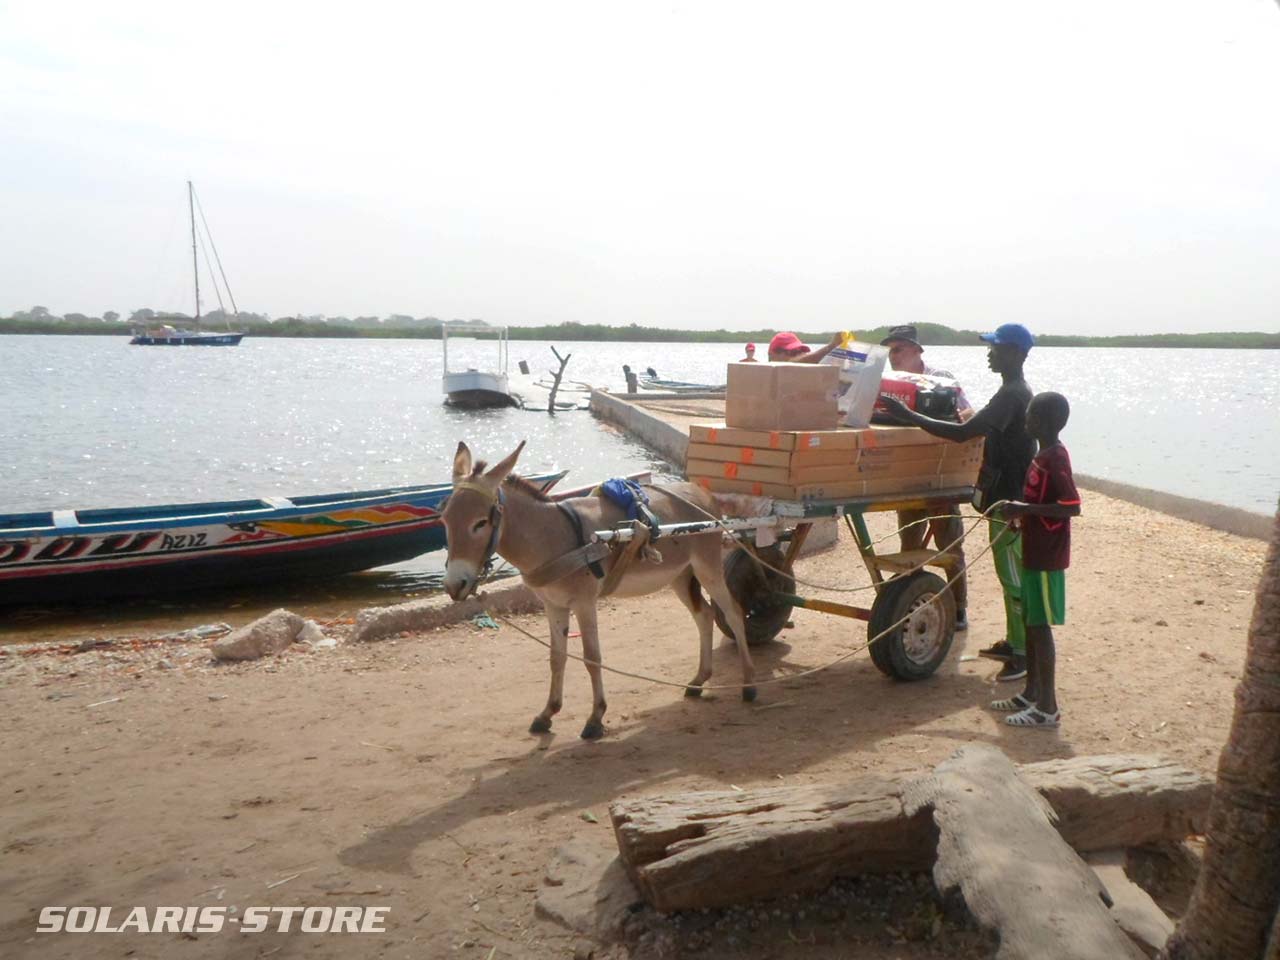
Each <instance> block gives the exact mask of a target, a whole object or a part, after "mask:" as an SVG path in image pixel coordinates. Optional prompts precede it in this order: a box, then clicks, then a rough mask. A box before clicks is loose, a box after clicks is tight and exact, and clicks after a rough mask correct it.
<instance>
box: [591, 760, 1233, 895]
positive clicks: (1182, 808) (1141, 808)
mask: <svg viewBox="0 0 1280 960" xmlns="http://www.w3.org/2000/svg"><path fill="white" fill-rule="evenodd" d="M1017 771H1018V774H1019V776H1020V777H1022V779H1023V780H1024V781H1025V782H1026V783H1028V784H1029V785H1031V786H1032V787H1034V789H1035V790H1036V791H1037V792H1038V793H1039V794H1040V796H1042V797H1044V799H1045V800H1047V801H1048V802H1049V804H1050V806H1051V807H1052V808H1053V809H1054V810H1055V811H1056V813H1057V815H1058V824H1057V827H1058V832H1059V833H1060V834H1061V836H1062V838H1063V839H1064V840H1065V841H1066V842H1067V844H1068V845H1070V846H1071V847H1073V848H1075V849H1076V850H1077V851H1081V852H1086V851H1093V850H1109V849H1115V848H1121V847H1129V846H1138V845H1140V844H1143V843H1150V842H1154V841H1158V840H1182V839H1185V838H1186V837H1187V836H1189V835H1191V834H1194V833H1200V832H1203V828H1204V822H1205V817H1206V815H1207V812H1208V808H1209V799H1210V797H1211V795H1212V792H1213V782H1212V781H1211V780H1210V779H1209V778H1207V777H1205V776H1203V775H1201V774H1199V773H1196V772H1194V771H1191V770H1188V769H1186V768H1184V767H1181V766H1178V765H1176V764H1173V763H1170V762H1167V761H1164V760H1161V759H1158V758H1155V757H1137V756H1099V757H1078V758H1073V759H1070V760H1049V761H1044V762H1041V763H1032V764H1024V765H1022V766H1020V767H1018V768H1017ZM919 784H920V780H918V779H917V780H901V781H895V780H884V779H875V778H861V779H858V780H854V781H851V782H848V783H844V784H837V785H821V786H818V785H812V786H797V787H766V788H762V789H756V790H747V791H743V792H729V791H715V792H702V793H686V794H677V795H671V796H666V797H644V798H637V799H634V800H621V801H617V802H615V803H614V804H613V805H612V806H611V808H610V816H611V818H612V821H613V829H614V834H615V836H616V837H617V840H618V850H619V853H620V856H621V858H622V861H623V864H624V865H625V866H626V868H627V871H628V873H629V874H630V876H631V878H632V880H633V881H634V882H635V884H636V887H637V889H639V891H640V893H641V895H642V896H643V897H644V898H645V900H646V901H647V902H648V903H650V904H651V905H653V906H654V907H656V908H657V909H659V910H684V909H690V908H694V907H723V906H728V905H730V904H735V903H742V902H745V901H748V900H756V899H764V898H769V897H778V896H783V895H786V894H790V893H802V892H811V891H816V890H821V889H823V888H824V887H826V886H827V885H829V884H830V882H831V881H832V880H833V879H834V878H836V877H838V876H852V875H856V874H863V873H887V872H894V871H900V870H930V869H932V868H933V865H934V862H935V859H936V855H937V843H938V830H937V827H936V826H935V825H934V822H933V817H932V815H931V811H930V809H928V808H927V807H926V808H920V809H915V808H912V810H908V807H907V803H906V800H905V799H904V797H905V794H906V792H907V791H909V790H912V789H914V788H916V787H918V786H919ZM913 811H914V812H913ZM993 815H994V816H996V817H997V818H998V817H999V811H993Z"/></svg>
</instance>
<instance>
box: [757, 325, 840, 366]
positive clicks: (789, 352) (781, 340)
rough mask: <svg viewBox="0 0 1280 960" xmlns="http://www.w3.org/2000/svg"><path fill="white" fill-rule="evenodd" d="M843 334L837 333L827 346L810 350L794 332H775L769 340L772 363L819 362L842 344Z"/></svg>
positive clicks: (770, 360)
mask: <svg viewBox="0 0 1280 960" xmlns="http://www.w3.org/2000/svg"><path fill="white" fill-rule="evenodd" d="M841 339H842V338H841V335H840V334H838V333H837V334H836V335H835V336H833V337H832V338H831V342H830V343H828V344H827V345H826V346H825V347H819V348H818V349H817V350H810V349H809V348H808V347H807V346H806V345H805V344H803V343H802V342H801V341H800V338H799V337H797V336H796V335H795V334H794V333H789V332H784V333H775V334H774V335H773V339H772V340H770V341H769V362H770V363H817V362H818V361H819V360H821V359H822V358H823V357H825V356H826V355H827V354H828V353H830V352H831V351H832V350H834V349H835V348H836V347H838V346H840V340H841Z"/></svg>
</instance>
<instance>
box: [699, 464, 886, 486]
mask: <svg viewBox="0 0 1280 960" xmlns="http://www.w3.org/2000/svg"><path fill="white" fill-rule="evenodd" d="M685 472H686V473H687V474H688V476H689V479H690V480H695V481H696V480H699V479H703V478H707V479H712V480H715V479H724V480H760V481H763V482H765V483H783V484H791V485H793V486H794V485H797V484H806V483H831V482H834V481H842V480H860V479H862V478H861V477H860V476H858V467H857V465H856V464H852V463H837V464H833V465H828V466H819V467H795V466H781V467H761V466H755V465H752V464H743V463H733V462H725V461H720V460H690V461H689V462H688V465H687V466H686V468H685Z"/></svg>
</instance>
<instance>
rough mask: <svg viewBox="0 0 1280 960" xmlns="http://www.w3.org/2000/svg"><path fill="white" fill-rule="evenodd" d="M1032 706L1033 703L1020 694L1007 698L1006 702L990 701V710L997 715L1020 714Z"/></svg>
mask: <svg viewBox="0 0 1280 960" xmlns="http://www.w3.org/2000/svg"><path fill="white" fill-rule="evenodd" d="M1034 706H1035V704H1034V703H1032V702H1031V701H1030V700H1028V699H1027V698H1026V697H1024V696H1023V695H1022V694H1020V693H1019V694H1015V695H1014V696H1012V697H1009V699H1007V700H992V701H991V709H992V710H995V711H997V712H998V713H1021V712H1022V711H1023V710H1029V709H1030V708H1031V707H1034Z"/></svg>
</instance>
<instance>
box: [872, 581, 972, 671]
mask: <svg viewBox="0 0 1280 960" xmlns="http://www.w3.org/2000/svg"><path fill="white" fill-rule="evenodd" d="M946 586H947V583H946V581H945V580H943V579H942V578H941V577H939V576H937V575H936V574H932V573H925V572H924V571H923V570H920V571H917V572H916V573H913V574H911V575H909V576H905V577H894V578H893V579H892V580H890V581H889V582H888V583H886V584H885V585H884V586H883V587H881V588H880V593H879V594H878V595H877V596H876V601H875V603H873V604H872V605H871V622H870V623H868V624H867V638H868V639H870V638H871V637H874V636H876V635H878V634H880V633H882V632H883V631H884V630H885V629H886V628H887V627H889V625H890V624H894V623H897V622H898V621H899V620H901V619H902V618H903V617H907V620H905V621H904V622H903V623H902V624H901V625H899V626H898V627H897V628H895V629H894V630H892V631H891V632H890V633H888V634H886V635H885V636H883V637H881V638H880V639H879V640H877V641H876V642H875V643H873V644H872V645H871V660H872V662H873V663H874V664H875V665H876V666H877V667H879V668H880V672H881V673H884V674H886V675H888V676H890V677H893V678H894V679H896V680H923V679H924V678H925V677H927V676H929V675H930V674H932V673H933V671H935V670H937V669H938V667H939V666H940V665H941V663H942V661H943V660H945V659H946V658H947V654H948V653H949V652H950V650H951V641H952V640H953V639H954V638H955V629H956V602H955V598H954V597H953V596H952V595H951V591H950V590H947V589H946ZM908 615H909V616H908Z"/></svg>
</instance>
